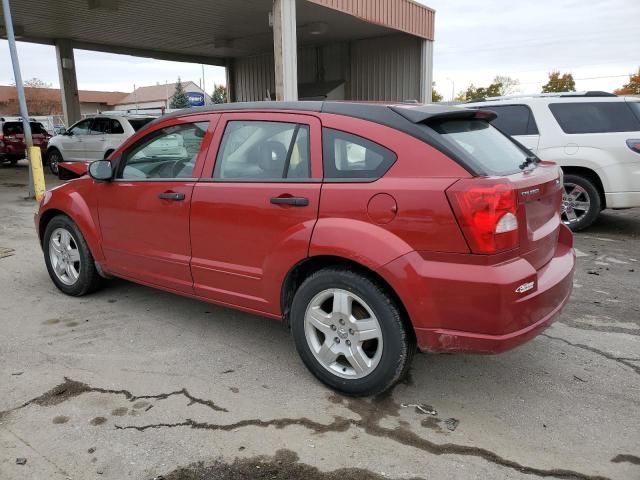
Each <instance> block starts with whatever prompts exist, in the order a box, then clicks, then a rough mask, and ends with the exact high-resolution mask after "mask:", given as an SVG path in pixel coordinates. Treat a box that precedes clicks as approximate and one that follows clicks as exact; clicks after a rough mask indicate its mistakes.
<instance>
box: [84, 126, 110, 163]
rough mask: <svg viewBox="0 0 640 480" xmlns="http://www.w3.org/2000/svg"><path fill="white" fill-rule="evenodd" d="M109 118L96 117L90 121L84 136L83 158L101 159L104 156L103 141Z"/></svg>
mask: <svg viewBox="0 0 640 480" xmlns="http://www.w3.org/2000/svg"><path fill="white" fill-rule="evenodd" d="M109 121H110V119H108V118H105V117H96V118H94V119H93V122H91V127H90V129H89V135H87V136H86V137H84V139H83V140H84V153H85V160H101V159H102V158H104V150H105V142H106V140H107V138H106V135H107V134H108V132H109V130H110V128H111V126H110V124H109Z"/></svg>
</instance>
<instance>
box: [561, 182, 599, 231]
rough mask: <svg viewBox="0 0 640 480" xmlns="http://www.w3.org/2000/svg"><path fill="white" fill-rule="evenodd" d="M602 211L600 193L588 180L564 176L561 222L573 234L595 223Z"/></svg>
mask: <svg viewBox="0 0 640 480" xmlns="http://www.w3.org/2000/svg"><path fill="white" fill-rule="evenodd" d="M601 210H602V200H601V198H600V193H599V192H598V189H597V188H596V186H595V184H594V183H593V181H592V180H591V179H590V178H587V177H585V176H582V175H575V174H572V173H569V174H566V175H565V176H564V193H563V195H562V221H563V222H564V223H565V224H566V225H567V226H568V227H569V228H570V229H571V230H573V231H574V232H577V231H579V230H584V229H585V228H587V227H589V226H590V225H591V224H592V223H593V222H595V221H596V219H597V218H598V216H599V215H600V211H601Z"/></svg>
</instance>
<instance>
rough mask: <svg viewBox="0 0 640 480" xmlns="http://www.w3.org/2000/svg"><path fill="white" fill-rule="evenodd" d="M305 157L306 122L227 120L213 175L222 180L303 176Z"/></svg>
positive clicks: (307, 163)
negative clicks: (301, 123) (304, 123)
mask: <svg viewBox="0 0 640 480" xmlns="http://www.w3.org/2000/svg"><path fill="white" fill-rule="evenodd" d="M309 159H310V155H309V127H308V126H307V125H300V124H295V123H284V122H257V121H256V122H254V121H231V122H229V123H227V126H226V128H225V130H224V136H223V137H222V142H221V144H220V150H219V151H218V157H217V159H216V166H215V170H214V173H213V176H214V178H218V179H225V180H281V179H285V178H287V179H306V178H309V176H310V161H309Z"/></svg>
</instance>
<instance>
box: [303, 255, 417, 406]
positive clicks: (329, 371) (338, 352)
mask: <svg viewBox="0 0 640 480" xmlns="http://www.w3.org/2000/svg"><path fill="white" fill-rule="evenodd" d="M291 329H292V333H293V337H294V341H295V343H296V348H297V350H298V353H299V354H300V356H301V357H302V360H303V361H304V363H305V365H306V366H307V368H309V370H311V372H312V373H313V374H314V375H315V376H316V377H317V378H318V379H319V380H320V381H322V382H323V383H325V384H327V385H328V386H330V387H332V388H334V389H336V390H339V391H341V392H344V393H346V394H350V395H375V394H379V393H381V392H384V391H385V390H387V389H389V388H391V387H392V386H393V385H394V384H395V383H396V382H397V381H398V380H399V379H400V378H401V377H402V376H403V375H404V373H405V372H406V370H407V368H408V367H409V364H410V362H411V358H412V356H413V352H414V350H415V341H414V340H413V336H412V334H411V333H412V332H410V331H409V330H408V329H407V327H406V326H405V323H404V321H403V317H402V312H401V309H400V308H399V306H398V305H397V304H396V301H395V300H394V299H393V298H392V297H391V296H390V295H389V294H388V293H387V291H386V290H385V289H384V288H382V287H381V286H380V285H379V284H378V283H377V282H375V281H373V280H372V279H370V278H368V277H367V276H364V275H361V274H359V273H356V272H353V271H350V270H345V269H336V268H328V269H323V270H320V271H318V272H316V273H314V274H312V275H311V276H310V277H308V278H307V279H306V280H305V281H304V282H303V283H302V285H301V286H300V288H299V289H298V290H297V292H296V294H295V296H294V299H293V304H292V306H291Z"/></svg>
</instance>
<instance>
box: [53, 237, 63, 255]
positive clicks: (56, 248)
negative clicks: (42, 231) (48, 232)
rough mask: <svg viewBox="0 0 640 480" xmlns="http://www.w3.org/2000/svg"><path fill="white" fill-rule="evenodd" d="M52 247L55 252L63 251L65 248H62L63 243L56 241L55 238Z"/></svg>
mask: <svg viewBox="0 0 640 480" xmlns="http://www.w3.org/2000/svg"><path fill="white" fill-rule="evenodd" d="M51 248H53V250H54V252H56V253H62V251H63V250H64V249H63V248H62V245H60V242H59V241H56V240H55V239H51Z"/></svg>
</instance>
